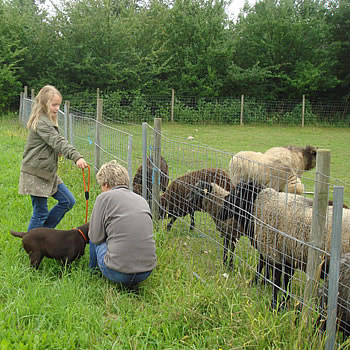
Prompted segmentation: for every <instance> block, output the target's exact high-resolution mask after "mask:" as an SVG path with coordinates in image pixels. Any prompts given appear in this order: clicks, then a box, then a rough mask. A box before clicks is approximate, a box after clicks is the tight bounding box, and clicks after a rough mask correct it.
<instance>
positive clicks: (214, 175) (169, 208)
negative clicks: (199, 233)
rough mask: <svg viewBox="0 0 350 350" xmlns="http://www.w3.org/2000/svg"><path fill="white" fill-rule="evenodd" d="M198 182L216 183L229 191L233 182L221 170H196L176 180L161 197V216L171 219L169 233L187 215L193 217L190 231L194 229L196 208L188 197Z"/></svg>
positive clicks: (168, 227) (168, 226)
mask: <svg viewBox="0 0 350 350" xmlns="http://www.w3.org/2000/svg"><path fill="white" fill-rule="evenodd" d="M198 181H206V182H209V183H210V182H214V183H216V184H218V185H219V186H221V187H223V188H224V189H226V190H227V191H230V189H231V181H230V177H229V175H228V173H226V171H224V170H223V169H220V168H204V169H200V170H195V171H192V172H190V173H187V174H185V175H183V176H180V177H178V178H176V179H175V180H174V181H173V182H171V184H170V185H169V186H168V188H167V189H166V191H165V192H164V193H163V194H162V196H161V197H160V206H161V207H160V209H159V215H160V218H162V219H163V218H165V216H166V214H167V215H168V219H170V222H169V223H168V225H167V230H168V231H170V229H171V227H172V225H173V224H174V222H175V221H176V219H177V218H178V217H183V216H186V215H187V214H190V216H191V225H190V229H191V230H193V229H194V226H195V223H194V212H195V208H194V207H193V206H192V205H190V204H189V201H188V195H189V193H190V191H191V189H192V188H193V187H194V186H195V184H196V183H197V182H198Z"/></svg>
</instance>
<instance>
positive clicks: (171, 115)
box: [170, 89, 175, 123]
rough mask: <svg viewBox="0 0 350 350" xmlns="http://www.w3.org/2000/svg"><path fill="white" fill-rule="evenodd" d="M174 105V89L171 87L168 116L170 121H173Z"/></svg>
mask: <svg viewBox="0 0 350 350" xmlns="http://www.w3.org/2000/svg"><path fill="white" fill-rule="evenodd" d="M174 105H175V90H174V89H171V112H170V113H171V114H170V117H171V122H172V123H173V122H174Z"/></svg>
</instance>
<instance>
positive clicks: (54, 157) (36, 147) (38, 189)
mask: <svg viewBox="0 0 350 350" xmlns="http://www.w3.org/2000/svg"><path fill="white" fill-rule="evenodd" d="M60 153H61V154H62V155H63V156H64V157H65V158H67V159H70V160H72V161H73V162H77V160H78V159H80V158H82V155H81V154H80V153H79V152H78V151H77V150H76V149H75V148H74V147H73V146H72V145H71V144H69V143H68V141H67V140H66V139H65V138H64V137H63V136H61V135H60V134H59V132H58V128H57V127H56V126H55V125H54V124H53V123H52V121H51V120H50V119H49V118H48V117H47V116H46V115H42V116H40V118H39V120H38V124H37V128H36V130H34V129H30V130H29V135H28V138H27V143H26V146H25V149H24V153H23V160H22V165H21V174H20V181H19V193H20V194H31V195H34V196H41V195H42V196H43V197H48V196H50V195H52V194H54V193H55V192H56V191H57V184H58V183H61V182H62V181H61V180H60V179H59V178H58V176H57V174H56V173H57V169H58V155H59V154H60ZM33 185H36V186H33Z"/></svg>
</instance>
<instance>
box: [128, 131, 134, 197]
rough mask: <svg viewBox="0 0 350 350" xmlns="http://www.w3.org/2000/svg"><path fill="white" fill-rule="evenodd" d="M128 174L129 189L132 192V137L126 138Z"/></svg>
mask: <svg viewBox="0 0 350 350" xmlns="http://www.w3.org/2000/svg"><path fill="white" fill-rule="evenodd" d="M128 173H129V179H130V182H129V188H130V190H131V191H132V190H133V188H132V135H129V136H128Z"/></svg>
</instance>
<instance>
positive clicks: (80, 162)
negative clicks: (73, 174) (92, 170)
mask: <svg viewBox="0 0 350 350" xmlns="http://www.w3.org/2000/svg"><path fill="white" fill-rule="evenodd" d="M75 164H76V165H77V167H78V168H80V169H84V168H87V167H88V163H86V161H85V159H84V158H79V159H78V160H77V162H76V163H75Z"/></svg>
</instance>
